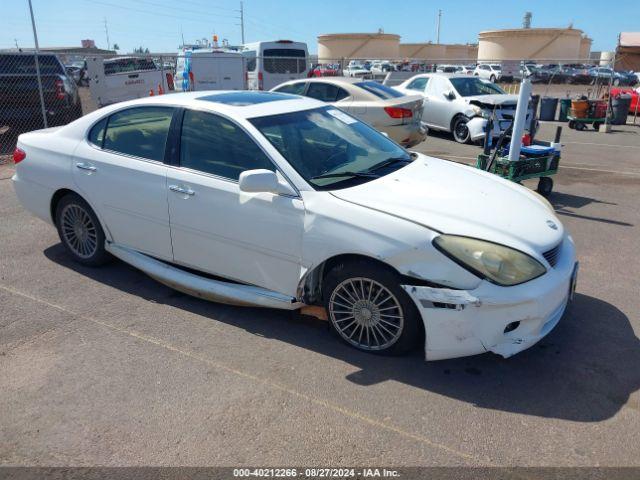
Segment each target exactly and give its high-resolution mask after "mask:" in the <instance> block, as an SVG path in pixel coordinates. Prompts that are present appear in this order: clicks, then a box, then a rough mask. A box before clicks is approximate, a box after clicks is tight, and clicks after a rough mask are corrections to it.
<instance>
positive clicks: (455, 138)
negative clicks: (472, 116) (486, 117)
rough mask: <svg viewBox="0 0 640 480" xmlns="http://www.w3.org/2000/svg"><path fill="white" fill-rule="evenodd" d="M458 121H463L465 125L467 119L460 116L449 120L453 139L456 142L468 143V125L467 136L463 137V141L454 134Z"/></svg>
mask: <svg viewBox="0 0 640 480" xmlns="http://www.w3.org/2000/svg"><path fill="white" fill-rule="evenodd" d="M459 122H464V124H465V125H466V124H467V123H468V122H469V120H468V119H466V118H464V117H462V116H457V117H455V118H454V119H453V122H451V134H452V135H453V139H454V140H455V141H456V142H458V143H460V144H463V145H464V144H466V143H469V140H470V139H471V133H470V132H469V127H467V137H466V138H465V139H464V141H461V140H459V139H458V137H457V135H456V126H457V125H458V123H459Z"/></svg>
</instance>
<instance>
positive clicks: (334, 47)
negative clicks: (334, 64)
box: [318, 32, 400, 62]
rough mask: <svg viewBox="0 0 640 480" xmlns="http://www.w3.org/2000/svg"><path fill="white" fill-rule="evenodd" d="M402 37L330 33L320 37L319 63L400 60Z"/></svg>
mask: <svg viewBox="0 0 640 480" xmlns="http://www.w3.org/2000/svg"><path fill="white" fill-rule="evenodd" d="M399 45H400V35H395V34H393V33H382V32H379V33H330V34H326V35H319V36H318V61H320V62H328V61H330V60H340V59H343V58H345V59H375V58H380V59H392V58H400V51H399Z"/></svg>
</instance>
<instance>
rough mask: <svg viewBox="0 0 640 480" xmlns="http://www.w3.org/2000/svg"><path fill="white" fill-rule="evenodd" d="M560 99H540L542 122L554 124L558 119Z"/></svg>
mask: <svg viewBox="0 0 640 480" xmlns="http://www.w3.org/2000/svg"><path fill="white" fill-rule="evenodd" d="M557 108H558V99H557V98H553V97H542V98H541V99H540V117H539V118H540V120H546V121H548V122H552V121H554V120H555V119H556V109H557Z"/></svg>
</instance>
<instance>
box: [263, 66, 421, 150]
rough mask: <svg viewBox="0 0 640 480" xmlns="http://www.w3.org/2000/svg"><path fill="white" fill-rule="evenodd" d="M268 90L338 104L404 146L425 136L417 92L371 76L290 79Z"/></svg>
mask: <svg viewBox="0 0 640 480" xmlns="http://www.w3.org/2000/svg"><path fill="white" fill-rule="evenodd" d="M271 91H272V92H281V93H291V94H294V95H304V96H305V97H310V98H315V99H316V100H320V101H322V102H327V103H330V104H331V105H335V106H336V107H340V109H341V110H344V111H345V112H347V113H350V114H351V115H353V116H354V117H356V118H357V119H359V120H362V121H363V122H366V123H368V124H369V125H371V126H372V127H373V128H375V129H376V130H378V131H380V132H383V133H384V134H386V135H388V136H389V138H391V139H392V140H395V141H396V142H398V143H399V144H400V145H402V146H404V147H413V146H415V145H417V144H418V143H420V142H422V141H423V140H424V139H425V138H427V130H428V129H427V126H426V125H425V124H423V123H422V120H421V119H422V104H423V99H422V96H421V95H418V94H417V92H411V93H408V94H407V93H401V92H399V91H398V90H395V89H393V88H391V87H387V86H386V85H382V84H381V83H378V82H374V81H373V80H361V79H359V78H346V77H333V78H306V79H302V80H292V81H290V82H285V83H283V84H281V85H278V86H277V87H275V88H273V89H272V90H271Z"/></svg>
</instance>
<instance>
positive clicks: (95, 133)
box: [89, 118, 107, 148]
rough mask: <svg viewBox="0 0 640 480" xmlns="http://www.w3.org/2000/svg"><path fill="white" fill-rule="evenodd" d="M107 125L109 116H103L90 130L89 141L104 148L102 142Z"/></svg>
mask: <svg viewBox="0 0 640 480" xmlns="http://www.w3.org/2000/svg"><path fill="white" fill-rule="evenodd" d="M106 127H107V118H103V119H102V120H100V121H99V122H98V123H96V124H95V125H94V126H93V128H92V129H91V131H90V132H89V142H90V143H92V144H94V145H95V146H96V147H99V148H102V143H103V142H104V131H105V129H106Z"/></svg>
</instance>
